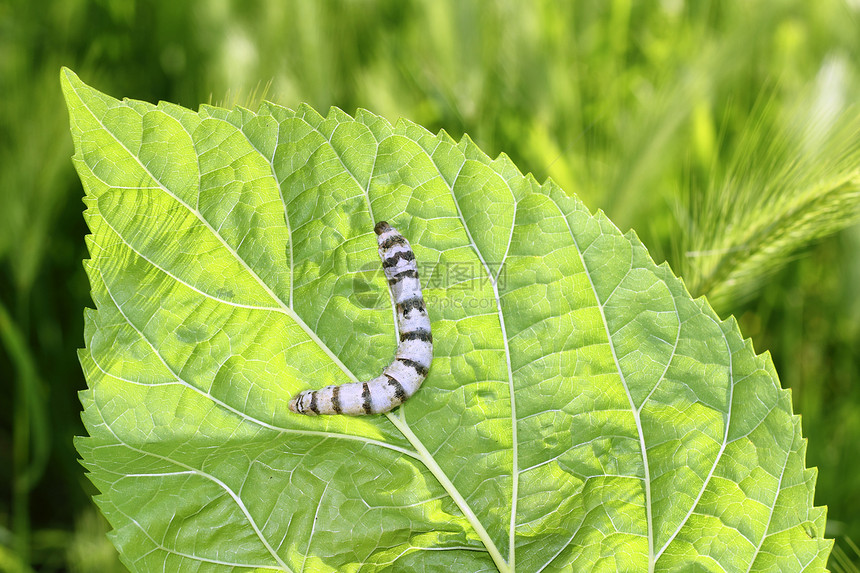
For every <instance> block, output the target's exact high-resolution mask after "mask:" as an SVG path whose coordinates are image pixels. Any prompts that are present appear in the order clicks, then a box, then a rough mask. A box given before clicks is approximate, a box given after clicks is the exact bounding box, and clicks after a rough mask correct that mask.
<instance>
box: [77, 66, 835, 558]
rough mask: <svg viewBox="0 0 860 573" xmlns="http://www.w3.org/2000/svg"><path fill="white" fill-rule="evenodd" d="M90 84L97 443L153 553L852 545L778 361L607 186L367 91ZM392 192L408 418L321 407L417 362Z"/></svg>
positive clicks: (90, 322) (118, 534)
mask: <svg viewBox="0 0 860 573" xmlns="http://www.w3.org/2000/svg"><path fill="white" fill-rule="evenodd" d="M62 84H63V91H64V93H65V96H66V101H67V102H68V107H69V112H70V115H71V126H72V134H73V138H74V141H75V148H76V154H75V158H74V161H75V165H76V167H77V169H78V172H79V174H80V177H81V180H82V182H83V184H84V188H85V189H86V198H85V203H86V207H87V209H86V213H85V217H86V220H87V223H88V225H89V227H90V229H91V231H92V234H91V235H90V236H89V237H88V241H87V243H88V246H89V251H90V257H91V258H90V259H89V260H87V261H86V263H85V264H86V268H87V272H88V273H89V277H90V281H91V285H92V296H93V300H94V301H95V304H96V310H89V311H87V313H86V332H85V338H86V348H85V349H84V350H82V351H81V352H80V359H81V364H82V365H83V369H84V371H85V373H86V377H87V380H88V383H89V387H88V389H87V390H86V391H84V392H82V393H81V400H82V402H83V404H84V421H85V423H86V427H87V431H88V432H89V436H88V437H84V438H80V439H78V441H77V447H78V451H79V452H80V453H81V455H82V457H83V463H84V465H85V466H86V468H87V469H88V470H89V472H90V473H89V476H90V479H91V480H92V481H93V482H94V483H95V484H96V485H97V486H98V488H99V490H100V491H101V494H100V495H99V496H97V498H96V501H97V502H98V504H99V506H100V507H101V509H102V511H103V512H104V514H105V515H106V516H107V518H108V519H109V520H110V522H111V524H112V525H113V527H114V528H115V531H114V533H113V540H114V542H115V543H116V545H117V547H118V548H119V550H120V552H121V554H122V557H123V559H124V561H125V563H126V564H127V565H128V566H129V567H130V568H131V569H132V570H135V571H156V570H166V571H245V570H251V569H255V568H259V569H267V570H281V571H358V570H361V571H381V570H396V571H413V570H415V571H443V570H444V571H464V572H465V571H496V570H498V571H570V570H573V571H591V570H595V571H616V570H625V571H682V570H683V571H693V570H695V571H774V570H780V571H801V570H823V568H824V563H825V561H826V558H827V555H828V553H829V551H830V547H831V542H830V541H829V540H825V539H822V538H820V537H818V536H815V535H813V536H810V535H809V531H813V532H823V531H824V525H825V511H824V509H823V508H815V507H813V503H812V502H813V490H814V482H815V471H814V470H809V469H806V468H805V462H804V457H805V441H804V440H803V438H802V437H801V431H800V422H799V420H798V418H796V417H794V416H793V415H792V412H791V402H790V396H789V394H788V392H787V391H784V390H781V389H780V387H779V383H778V380H777V377H776V373H775V372H774V370H773V366H772V364H771V361H770V359H769V358H768V357H767V356H756V355H755V353H754V351H753V349H752V346H751V345H750V343H749V341H744V340H743V339H742V338H741V336H740V333H739V332H738V329H737V326H736V324H735V323H734V321H732V320H730V321H725V322H723V321H720V320H719V318H718V317H717V316H716V315H715V314H714V312H713V311H712V310H711V308H710V307H709V306H708V304H707V302H706V301H705V300H704V299H698V300H693V299H692V298H691V297H690V296H689V294H688V293H687V291H686V289H685V288H684V285H683V284H682V283H681V281H679V280H678V279H677V278H675V277H674V276H673V275H672V272H671V271H670V269H669V268H668V267H667V266H665V265H661V266H657V265H655V264H654V263H653V261H652V260H651V259H650V258H649V256H648V253H647V251H646V250H645V248H644V247H643V246H642V244H641V243H640V242H639V240H638V239H637V238H636V236H635V235H634V234H632V233H630V234H627V235H621V233H619V231H618V230H617V229H616V228H615V226H614V225H613V224H612V223H611V222H610V221H609V220H608V219H607V218H606V217H605V216H604V215H603V214H602V213H598V214H597V215H592V214H591V213H589V212H588V210H587V209H586V208H585V207H584V206H583V205H582V203H580V202H579V201H578V200H577V199H576V198H572V197H570V196H568V195H566V194H565V193H564V192H562V191H561V190H560V189H559V188H558V187H557V186H555V185H554V184H553V183H552V182H547V183H545V184H543V185H539V184H538V183H536V182H535V180H534V179H533V178H531V177H523V176H522V175H521V174H520V173H519V172H518V171H517V169H516V168H515V167H514V166H513V165H512V164H511V162H510V161H509V160H508V158H507V157H505V156H501V157H499V158H498V159H495V160H491V159H490V158H488V157H487V156H486V155H484V154H483V153H482V152H481V151H480V150H479V149H478V148H477V147H476V146H475V145H474V144H473V143H472V142H471V141H470V140H469V139H468V138H464V139H463V140H461V141H459V142H456V141H453V140H452V139H451V138H450V137H448V136H447V135H446V134H445V133H440V134H439V135H433V134H431V133H429V132H427V131H426V130H424V129H422V128H421V127H419V126H417V125H415V124H412V123H409V122H407V121H399V122H398V123H397V124H395V125H391V124H390V123H388V122H387V121H386V120H384V119H382V118H380V117H378V116H375V115H373V114H371V113H368V112H366V111H359V112H358V113H357V114H356V116H355V117H354V118H353V117H350V116H348V115H346V114H345V113H343V112H342V111H340V110H337V109H332V110H331V112H330V113H329V115H328V116H327V117H322V116H320V115H319V114H317V113H316V112H315V111H314V110H312V109H310V108H309V107H307V106H300V107H299V108H298V109H297V110H295V111H292V110H289V109H285V108H283V107H279V106H276V105H273V104H264V105H262V106H261V108H260V109H259V110H258V111H257V112H256V113H254V112H251V111H248V110H244V109H236V110H233V111H227V110H223V109H218V108H213V107H205V106H204V107H202V108H201V110H200V111H199V112H197V113H195V112H192V111H190V110H187V109H183V108H181V107H178V106H176V105H172V104H167V103H161V104H159V105H158V106H153V105H150V104H147V103H143V102H138V101H133V100H125V101H122V102H120V101H117V100H115V99H113V98H110V97H108V96H106V95H104V94H101V93H99V92H97V91H95V90H93V89H92V88H90V87H88V86H86V85H84V84H83V83H82V82H81V81H80V80H79V79H78V78H77V76H75V75H74V74H73V73H72V72H71V71H69V70H63V72H62ZM380 219H386V220H388V221H390V222H392V224H393V225H395V226H397V227H398V229H399V230H400V231H401V232H402V233H403V234H404V235H405V236H406V237H407V238H408V239H409V240H410V241H411V243H412V245H413V247H414V250H415V253H416V257H417V260H418V261H419V268H420V270H421V276H422V281H423V282H424V286H425V289H424V294H425V299H426V300H427V303H428V310H429V313H430V316H431V319H432V325H433V333H434V348H435V359H434V362H433V366H432V368H431V370H430V374H429V376H428V378H427V380H426V381H425V382H424V385H423V386H422V388H421V390H420V391H419V392H418V393H417V394H416V395H415V396H414V397H412V398H411V399H410V400H409V401H408V402H407V403H406V404H404V405H403V406H402V407H400V408H399V409H397V410H395V411H394V412H392V413H389V414H387V415H383V416H370V417H360V418H350V417H343V416H330V417H320V418H309V417H304V416H298V415H294V414H292V413H290V412H289V410H288V407H287V405H288V401H289V399H290V398H291V397H292V395H293V394H295V393H296V392H298V391H300V390H304V389H307V388H316V387H320V386H324V385H327V384H339V383H343V382H349V381H355V380H362V379H368V378H370V377H372V376H375V375H377V374H378V373H379V371H380V370H381V369H382V368H383V367H384V366H385V365H386V364H387V363H388V362H389V361H390V360H391V357H392V353H393V350H394V348H395V346H396V333H395V325H394V316H393V314H392V310H391V304H390V300H389V296H388V292H387V285H386V282H385V280H384V278H383V275H382V273H381V271H380V270H379V269H378V266H379V262H378V259H377V255H376V243H375V240H374V235H373V224H374V222H375V221H377V220H380Z"/></svg>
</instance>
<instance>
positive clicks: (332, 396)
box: [290, 221, 433, 416]
mask: <svg viewBox="0 0 860 573" xmlns="http://www.w3.org/2000/svg"><path fill="white" fill-rule="evenodd" d="M373 230H374V231H375V232H376V235H377V242H378V243H379V258H380V259H382V269H383V271H384V272H385V278H386V279H388V288H389V289H390V290H391V296H392V298H393V299H394V304H395V306H396V308H397V325H398V328H399V330H400V344H399V345H398V347H397V352H396V353H395V355H394V360H393V361H392V362H391V364H389V365H388V366H386V367H385V368H384V369H383V370H382V374H380V375H379V376H377V377H376V378H373V379H371V380H368V381H367V382H350V383H347V384H341V385H339V386H326V387H325V388H320V389H319V390H305V391H303V392H299V393H298V394H296V396H295V397H294V398H293V399H292V400H291V401H290V410H292V411H293V412H295V413H297V414H305V415H308V416H318V415H322V414H347V415H350V416H360V415H364V414H382V413H385V412H388V411H389V410H391V409H392V408H396V407H397V406H399V405H400V404H402V403H403V402H405V401H406V400H407V399H408V398H409V397H410V396H412V395H413V394H414V393H415V392H416V391H417V390H418V388H419V387H420V386H421V383H422V382H423V381H424V378H426V377H427V370H428V369H429V368H430V362H431V361H432V360H433V335H432V334H431V333H430V319H429V318H428V316H427V307H426V305H425V304H424V297H423V296H422V294H421V282H420V281H419V278H418V265H417V263H416V261H415V253H413V252H412V247H411V246H409V241H407V240H406V238H405V237H403V235H401V234H400V233H399V232H398V231H397V229H395V228H394V227H392V226H391V225H389V224H388V223H386V222H385V221H380V222H379V223H377V224H376V226H375V227H374V229H373Z"/></svg>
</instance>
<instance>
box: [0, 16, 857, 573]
mask: <svg viewBox="0 0 860 573" xmlns="http://www.w3.org/2000/svg"><path fill="white" fill-rule="evenodd" d="M61 65H64V66H69V67H71V68H72V69H73V70H75V71H76V72H77V73H78V74H79V75H80V77H81V78H82V79H83V80H84V81H85V82H87V83H88V84H90V85H92V86H94V87H96V88H97V89H99V90H101V91H104V92H106V93H108V94H111V95H113V96H115V97H125V96H127V97H132V98H134V99H143V100H147V101H151V102H155V101H158V100H167V101H171V102H175V103H178V104H181V105H184V106H186V107H190V108H193V109H196V107H197V106H198V104H200V103H207V102H208V103H215V104H221V105H227V106H232V105H235V104H242V105H248V106H253V105H254V104H255V103H258V102H259V101H260V99H261V97H265V99H269V100H272V101H275V102H277V103H280V104H283V105H286V106H288V107H295V106H296V105H297V104H298V103H299V102H307V103H309V104H311V105H312V106H314V107H315V108H316V109H317V110H319V111H322V112H325V110H327V109H328V107H329V106H332V105H336V106H338V107H340V108H342V109H344V110H345V111H347V112H349V113H353V112H355V110H356V108H359V107H363V108H367V109H369V110H371V111H373V112H375V113H378V114H381V115H383V116H385V117H387V118H388V119H390V120H392V121H394V120H396V119H397V118H399V117H405V118H408V119H410V120H412V121H415V122H417V123H419V124H421V125H423V126H425V127H427V128H428V129H430V130H431V131H437V130H439V129H445V130H446V131H447V132H449V133H450V134H451V135H453V136H454V137H456V138H459V137H460V136H461V135H462V134H464V133H468V134H469V135H470V136H471V137H472V138H473V139H474V140H475V141H476V142H477V144H478V145H479V146H480V147H481V148H482V149H483V150H484V151H485V152H487V153H488V154H489V155H490V156H495V155H497V154H499V153H501V152H505V153H507V154H508V155H510V156H511V158H512V159H513V160H514V161H515V163H516V164H517V165H518V166H519V167H520V169H521V170H522V171H523V172H531V173H533V174H534V175H535V176H536V177H537V179H538V180H540V181H542V180H544V179H545V178H547V177H552V178H553V179H554V180H555V181H556V182H558V183H559V184H560V185H561V186H562V187H563V188H564V189H565V190H566V191H567V192H569V193H576V194H577V195H579V197H580V198H581V199H582V200H583V201H585V203H586V204H587V205H588V206H589V207H590V208H591V209H593V210H594V209H598V208H600V209H603V210H604V211H605V212H606V213H607V214H608V215H609V216H610V218H612V219H613V221H614V222H615V223H616V224H617V225H618V226H619V227H620V228H621V229H622V230H627V229H630V228H632V229H635V230H636V232H637V233H638V234H639V236H640V237H641V238H642V240H643V241H644V243H645V244H646V245H647V246H648V248H649V250H650V251H651V253H652V255H653V257H654V259H655V260H656V261H657V262H661V261H668V262H669V264H670V265H671V266H672V268H673V269H674V270H675V272H676V273H677V274H679V275H680V276H682V277H683V278H684V280H685V282H686V283H687V285H688V287H689V288H690V291H691V292H692V293H693V294H694V295H696V296H698V295H700V294H705V295H708V297H709V300H711V302H712V304H713V305H714V307H715V308H716V310H717V311H718V312H719V313H720V315H721V316H723V317H728V316H729V315H734V316H735V317H737V319H738V320H739V322H740V325H741V329H742V331H743V333H744V335H745V336H750V337H752V339H753V341H754V344H755V348H756V350H757V351H759V352H763V351H766V350H767V351H770V353H771V355H772V357H773V361H774V363H775V364H776V367H777V370H778V372H779V374H780V377H781V381H782V384H783V386H784V387H786V388H791V389H792V392H793V401H794V408H795V411H796V412H797V413H799V414H801V415H802V416H803V432H804V435H805V436H807V437H808V439H809V444H808V452H807V462H808V465H809V466H817V467H818V469H819V475H818V487H817V491H816V504H819V505H824V504H826V505H828V506H829V515H828V517H829V521H828V528H827V532H826V533H827V536H828V537H835V538H836V548H835V550H834V553H833V556H832V557H831V560H830V568H831V569H832V570H834V571H858V569H857V563H860V552H858V549H857V547H856V545H854V542H860V455H858V454H860V444H858V439H860V352H858V349H860V297H858V294H860V227H858V225H857V220H858V218H857V212H858V211H857V205H858V202H860V199H858V184H860V176H858V171H860V135H858V134H860V129H858V126H860V121H858V112H857V109H856V107H855V103H860V99H858V95H860V1H858V0H817V1H816V2H809V1H807V0H760V1H757V2H747V1H745V0H728V1H706V0H702V1H696V2H689V3H688V2H683V1H681V0H659V1H658V0H652V1H645V2H633V1H632V0H611V1H597V0H595V1H589V2H569V1H563V0H560V1H534V2H522V1H515V0H508V1H502V0H500V1H496V2H490V1H459V2H458V1H454V0H452V1H439V0H436V1H433V0H428V1H414V0H413V1H404V0H397V1H394V0H391V1H371V0H363V1H360V0H355V1H346V0H341V1H319V2H314V1H310V0H308V1H278V0H272V1H269V2H265V1H257V2H242V1H239V0H232V1H231V0H211V1H201V2H193V3H192V2H181V1H180V2H156V1H154V0H152V1H143V0H137V1H134V0H65V1H63V2H50V1H24V0H0V382H2V385H0V396H2V398H0V404H2V408H0V490H2V495H0V571H31V570H35V571H80V572H84V571H86V572H90V571H92V572H95V571H99V572H105V571H106V572H110V571H123V570H124V569H123V568H122V566H121V565H120V564H119V561H118V558H117V556H116V554H115V552H114V550H113V548H112V546H111V545H110V543H109V542H108V541H107V539H106V537H105V532H106V531H107V530H108V529H109V528H108V526H107V525H106V524H105V522H104V521H103V519H102V518H101V517H100V515H99V514H98V512H97V511H95V510H94V506H93V505H92V502H91V498H90V496H91V495H92V494H93V493H94V491H93V487H92V486H91V484H90V483H89V482H88V481H87V480H86V478H85V476H84V472H83V470H82V468H81V467H80V465H79V464H78V462H77V454H76V452H75V450H74V447H73V445H72V437H73V436H74V435H79V434H82V433H83V427H82V424H81V422H80V417H79V413H80V403H79V402H78V399H77V396H76V392H77V391H78V390H81V389H82V388H84V387H85V381H84V379H83V376H82V374H81V370H80V367H79V365H78V361H77V357H76V348H77V347H79V346H81V345H82V344H83V340H82V329H83V317H82V314H83V308H84V307H85V306H92V302H91V301H90V299H89V292H88V285H87V281H86V277H85V275H84V272H83V268H82V266H81V259H83V258H85V257H86V250H85V246H84V240H83V236H84V235H85V234H86V233H87V229H86V226H85V224H84V221H83V218H82V216H81V211H82V209H83V207H82V203H81V196H82V194H83V191H82V189H81V186H80V183H79V181H78V179H77V177H76V174H75V172H74V170H73V168H72V163H71V161H70V157H71V155H72V152H73V150H72V142H71V137H70V135H69V129H68V116H67V113H66V110H65V105H64V102H63V100H62V97H61V94H60V85H59V79H58V78H59V68H60V66H61Z"/></svg>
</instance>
